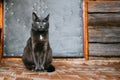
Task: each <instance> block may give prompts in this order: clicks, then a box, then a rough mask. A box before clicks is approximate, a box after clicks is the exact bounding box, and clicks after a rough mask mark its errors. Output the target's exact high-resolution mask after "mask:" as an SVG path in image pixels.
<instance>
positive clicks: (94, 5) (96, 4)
mask: <svg viewBox="0 0 120 80" xmlns="http://www.w3.org/2000/svg"><path fill="white" fill-rule="evenodd" d="M88 6H89V9H88V12H120V1H89V3H88Z"/></svg>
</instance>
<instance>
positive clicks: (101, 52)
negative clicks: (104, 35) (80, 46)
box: [89, 43, 120, 56]
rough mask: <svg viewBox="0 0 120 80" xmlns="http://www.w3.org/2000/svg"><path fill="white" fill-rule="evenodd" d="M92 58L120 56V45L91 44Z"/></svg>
mask: <svg viewBox="0 0 120 80" xmlns="http://www.w3.org/2000/svg"><path fill="white" fill-rule="evenodd" d="M89 52H90V54H89V55H90V56H120V44H107V45H106V44H92V43H90V44H89Z"/></svg>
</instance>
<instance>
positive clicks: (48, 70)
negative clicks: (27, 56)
mask: <svg viewBox="0 0 120 80" xmlns="http://www.w3.org/2000/svg"><path fill="white" fill-rule="evenodd" d="M45 70H47V72H54V71H55V67H54V66H53V65H52V64H49V65H48V66H47V67H45Z"/></svg>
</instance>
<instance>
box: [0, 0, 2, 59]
mask: <svg viewBox="0 0 120 80" xmlns="http://www.w3.org/2000/svg"><path fill="white" fill-rule="evenodd" d="M2 27H3V3H2V0H0V61H1V58H2Z"/></svg>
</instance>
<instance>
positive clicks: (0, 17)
mask: <svg viewBox="0 0 120 80" xmlns="http://www.w3.org/2000/svg"><path fill="white" fill-rule="evenodd" d="M3 1H4V0H0V29H1V30H2V33H1V45H0V46H1V50H0V51H1V52H0V59H2V58H3V47H4V2H3ZM83 46H84V47H83V48H84V58H85V60H88V59H89V54H88V53H89V50H88V48H89V46H88V0H83Z"/></svg>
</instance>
